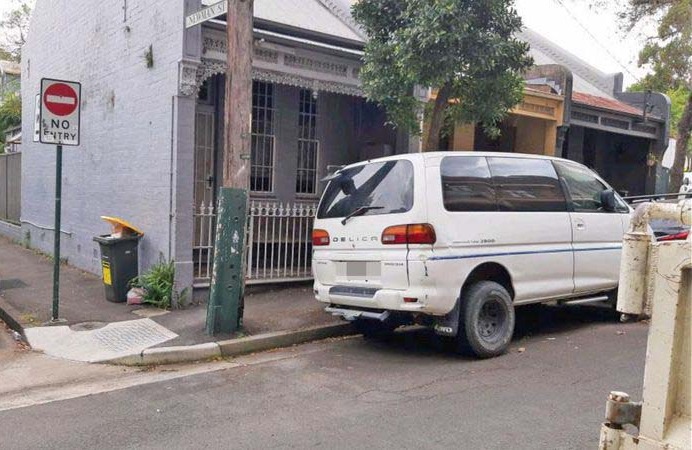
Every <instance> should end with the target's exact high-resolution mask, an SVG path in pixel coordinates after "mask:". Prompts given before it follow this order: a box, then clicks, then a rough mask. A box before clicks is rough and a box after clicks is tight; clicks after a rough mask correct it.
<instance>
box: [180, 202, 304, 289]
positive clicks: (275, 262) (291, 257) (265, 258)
mask: <svg viewBox="0 0 692 450" xmlns="http://www.w3.org/2000/svg"><path fill="white" fill-rule="evenodd" d="M316 208H317V205H316V204H315V203H278V202H263V201H251V202H250V207H249V211H248V217H247V224H246V226H247V237H248V240H247V247H246V250H245V252H246V258H247V264H246V272H245V276H246V279H247V280H248V283H279V282H285V281H297V280H309V279H311V278H312V266H311V253H312V238H311V234H312V225H313V221H314V217H315V212H316ZM215 225H216V211H215V209H214V206H213V205H211V204H206V205H205V204H202V205H200V206H199V207H198V208H197V210H196V211H195V240H194V246H193V256H194V271H195V285H196V286H204V285H205V284H208V283H209V281H210V279H211V270H212V263H213V251H214V236H215Z"/></svg>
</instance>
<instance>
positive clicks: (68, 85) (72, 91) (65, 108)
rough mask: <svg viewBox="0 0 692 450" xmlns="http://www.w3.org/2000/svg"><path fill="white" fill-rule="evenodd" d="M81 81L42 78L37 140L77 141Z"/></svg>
mask: <svg viewBox="0 0 692 450" xmlns="http://www.w3.org/2000/svg"><path fill="white" fill-rule="evenodd" d="M81 91H82V86H81V84H79V83H77V82H74V81H63V80H53V79H50V78H43V79H41V118H40V122H39V123H40V125H41V129H40V137H39V139H40V141H41V142H42V143H44V144H58V145H79V106H80V102H81Z"/></svg>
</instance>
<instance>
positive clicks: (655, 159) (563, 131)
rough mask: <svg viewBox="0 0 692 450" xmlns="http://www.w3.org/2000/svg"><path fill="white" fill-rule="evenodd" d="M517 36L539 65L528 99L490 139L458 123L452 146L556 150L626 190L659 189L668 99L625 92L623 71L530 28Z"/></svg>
mask: <svg viewBox="0 0 692 450" xmlns="http://www.w3.org/2000/svg"><path fill="white" fill-rule="evenodd" d="M520 38H521V39H523V40H524V41H526V42H528V43H529V45H530V48H531V56H533V58H534V62H535V64H536V67H534V68H533V69H531V70H529V71H528V72H527V74H526V89H525V91H524V101H523V102H522V103H521V104H520V105H518V106H517V107H516V108H514V109H513V110H512V111H511V113H510V114H509V117H508V118H507V119H505V120H504V121H503V123H502V124H500V129H501V130H502V136H501V137H500V138H499V139H497V140H495V141H491V140H489V139H488V138H487V137H486V136H485V134H484V133H483V132H482V130H481V129H480V127H479V126H476V125H475V124H459V125H457V127H456V128H455V130H454V133H453V138H452V139H450V146H449V147H448V148H449V149H450V150H485V151H493V150H497V151H510V152H521V153H542V154H546V155H553V156H559V157H563V158H568V159H571V160H574V161H578V162H580V163H583V164H585V165H587V166H589V167H591V168H592V169H594V170H596V171H597V172H598V173H599V174H600V175H601V176H603V178H605V179H606V180H607V181H608V182H609V183H610V184H611V185H612V186H613V187H614V188H615V189H616V190H618V191H619V192H620V193H622V194H624V195H641V194H653V193H657V192H656V182H657V179H661V178H662V177H664V176H666V175H665V172H664V171H663V170H662V166H661V160H662V158H663V153H664V152H665V150H666V148H667V147H668V135H669V129H668V127H669V123H670V117H669V116H670V101H669V99H668V98H667V97H666V96H665V95H663V94H660V93H655V92H653V93H642V92H623V90H622V87H623V86H622V80H623V77H622V74H620V73H617V74H606V73H603V72H602V71H600V70H598V69H597V68H595V67H593V66H591V65H589V64H588V63H586V62H584V61H583V60H581V59H579V58H577V57H576V56H574V55H573V54H571V53H569V52H567V51H566V50H564V49H562V48H561V47H559V46H557V45H556V44H555V43H553V42H551V41H549V40H548V39H546V38H545V37H543V36H541V35H540V34H538V33H536V32H534V31H532V30H530V29H524V30H523V31H522V33H520ZM659 187H660V183H659Z"/></svg>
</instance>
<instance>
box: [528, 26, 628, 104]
mask: <svg viewBox="0 0 692 450" xmlns="http://www.w3.org/2000/svg"><path fill="white" fill-rule="evenodd" d="M518 37H519V38H520V39H522V40H523V41H525V42H527V43H528V44H529V45H530V46H531V56H533V59H534V62H535V64H536V65H543V64H560V65H563V66H565V67H567V68H568V69H569V70H570V71H571V72H572V86H573V90H574V91H579V92H583V93H586V94H590V95H597V96H601V97H608V98H611V99H612V98H614V97H613V88H614V85H615V75H616V74H607V73H605V72H602V71H601V70H599V69H597V68H596V67H594V66H592V65H590V64H589V63H587V62H586V61H584V60H582V59H580V58H578V57H577V56H575V55H573V54H572V53H570V52H568V51H567V50H565V49H564V48H562V47H560V46H559V45H557V44H556V43H554V42H552V41H551V40H549V39H547V38H545V37H544V36H542V35H540V34H539V33H536V32H535V31H533V30H531V29H529V28H524V29H523V30H522V31H521V32H520V33H519V36H518Z"/></svg>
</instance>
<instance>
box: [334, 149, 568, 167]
mask: <svg viewBox="0 0 692 450" xmlns="http://www.w3.org/2000/svg"><path fill="white" fill-rule="evenodd" d="M445 156H486V157H494V158H497V157H503V158H523V159H526V158H530V159H549V160H559V161H567V162H571V163H574V161H571V160H568V159H564V158H558V157H556V156H547V155H534V154H531V153H504V152H480V151H453V150H452V151H441V152H421V153H402V154H398V155H392V156H385V157H382V158H373V159H369V160H367V161H360V162H357V163H354V164H349V165H348V166H346V167H350V166H357V165H360V164H365V163H371V162H378V161H391V160H397V159H408V160H424V161H425V160H428V159H438V158H442V157H445Z"/></svg>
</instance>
